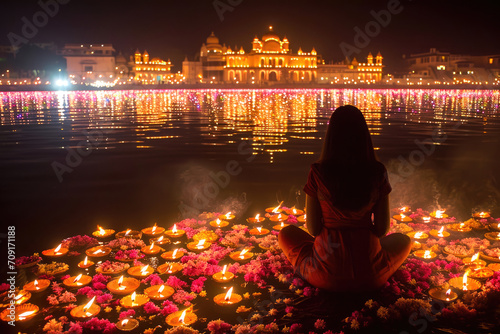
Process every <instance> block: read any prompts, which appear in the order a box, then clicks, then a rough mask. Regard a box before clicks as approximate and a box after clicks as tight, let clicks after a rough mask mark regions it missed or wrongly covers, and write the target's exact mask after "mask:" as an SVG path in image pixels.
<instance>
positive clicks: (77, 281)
mask: <svg viewBox="0 0 500 334" xmlns="http://www.w3.org/2000/svg"><path fill="white" fill-rule="evenodd" d="M90 282H92V277H91V276H88V275H82V274H80V275H78V276H70V277H68V278H66V279H65V280H64V281H63V284H64V285H66V286H67V287H70V288H77V287H78V288H80V287H82V286H85V285H88V284H89V283H90Z"/></svg>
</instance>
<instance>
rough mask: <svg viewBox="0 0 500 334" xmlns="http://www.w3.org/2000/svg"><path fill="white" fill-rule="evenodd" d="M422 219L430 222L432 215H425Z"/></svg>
mask: <svg viewBox="0 0 500 334" xmlns="http://www.w3.org/2000/svg"><path fill="white" fill-rule="evenodd" d="M422 220H423V221H424V223H428V222H430V221H431V217H423V218H422Z"/></svg>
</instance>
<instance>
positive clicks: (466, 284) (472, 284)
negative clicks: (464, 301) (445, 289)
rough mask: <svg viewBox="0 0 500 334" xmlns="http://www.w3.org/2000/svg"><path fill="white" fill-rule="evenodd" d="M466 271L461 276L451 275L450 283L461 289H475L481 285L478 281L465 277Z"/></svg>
mask: <svg viewBox="0 0 500 334" xmlns="http://www.w3.org/2000/svg"><path fill="white" fill-rule="evenodd" d="M467 275H468V274H467V272H466V273H465V274H464V276H463V277H453V278H452V279H450V281H449V282H450V285H451V286H452V287H454V288H456V289H459V290H462V291H476V290H478V289H479V288H480V287H481V283H479V281H477V280H475V279H473V278H469V277H467Z"/></svg>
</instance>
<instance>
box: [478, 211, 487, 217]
mask: <svg viewBox="0 0 500 334" xmlns="http://www.w3.org/2000/svg"><path fill="white" fill-rule="evenodd" d="M486 216H487V213H486V212H484V211H481V212H480V213H479V217H481V218H485V217H486Z"/></svg>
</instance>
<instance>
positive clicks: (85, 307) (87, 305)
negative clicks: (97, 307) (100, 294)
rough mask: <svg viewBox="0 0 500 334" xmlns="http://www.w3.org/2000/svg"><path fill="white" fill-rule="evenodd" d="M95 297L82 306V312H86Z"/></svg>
mask: <svg viewBox="0 0 500 334" xmlns="http://www.w3.org/2000/svg"><path fill="white" fill-rule="evenodd" d="M95 297H96V296H94V297H93V298H92V299H91V300H90V301H89V302H88V303H87V304H86V305H85V306H84V307H83V312H87V310H88V309H89V308H90V307H91V306H92V304H94V300H95Z"/></svg>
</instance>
